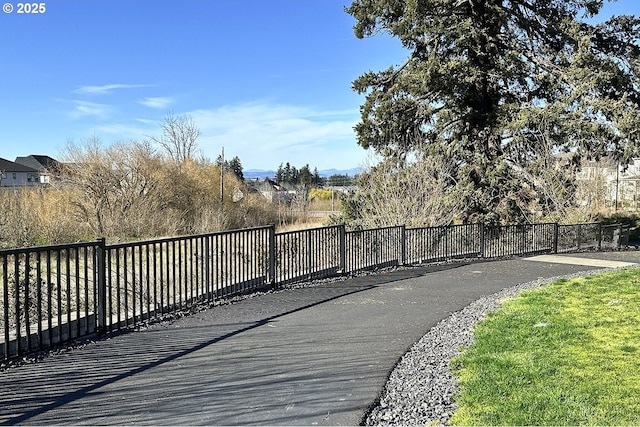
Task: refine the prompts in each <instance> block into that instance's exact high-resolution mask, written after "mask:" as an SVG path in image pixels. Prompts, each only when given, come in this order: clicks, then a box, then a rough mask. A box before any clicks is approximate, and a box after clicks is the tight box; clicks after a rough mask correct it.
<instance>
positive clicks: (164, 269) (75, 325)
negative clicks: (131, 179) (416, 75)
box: [0, 224, 628, 359]
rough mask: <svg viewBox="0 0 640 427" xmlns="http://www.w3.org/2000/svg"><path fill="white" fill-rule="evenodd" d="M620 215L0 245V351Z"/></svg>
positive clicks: (613, 235)
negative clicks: (568, 221)
mask: <svg viewBox="0 0 640 427" xmlns="http://www.w3.org/2000/svg"><path fill="white" fill-rule="evenodd" d="M625 239H628V229H627V228H626V227H624V226H622V225H618V224H617V225H602V224H575V225H558V224H532V225H510V226H501V227H487V226H483V225H481V224H469V225H455V226H449V227H424V228H405V227H404V226H398V227H385V228H378V229H370V230H360V231H346V230H345V227H344V226H332V227H322V228H315V229H309V230H299V231H289V232H284V233H276V232H275V227H274V226H268V227H258V228H251V229H243V230H233V231H226V232H219V233H211V234H202V235H195V236H186V237H174V238H166V239H157V240H148V241H140V242H132V243H118V244H110V245H108V244H106V242H105V240H104V239H99V240H97V241H93V242H82V243H74V244H66V245H53V246H42V247H31V248H20V249H4V250H0V286H1V290H0V310H1V312H0V334H1V337H0V359H11V358H17V357H20V356H22V355H24V354H27V353H32V352H35V351H39V350H43V349H47V348H50V347H53V346H56V345H60V344H63V343H65V342H68V341H72V340H74V339H77V338H81V337H85V336H88V335H91V334H95V333H104V332H111V331H115V330H118V329H122V328H128V327H131V326H135V325H139V324H143V323H145V322H148V321H150V320H152V319H155V318H159V317H161V316H163V315H165V314H168V313H172V312H176V311H181V310H185V309H189V308H190V307H192V306H194V305H195V304H198V303H201V302H211V301H216V300H219V299H223V298H228V297H230V296H234V295H238V294H242V293H247V292H253V291H256V290H260V289H268V288H270V287H275V286H278V285H282V284H286V283H292V282H296V281H303V280H309V279H313V278H323V277H331V276H335V275H338V274H348V273H352V272H356V271H359V270H366V269H373V268H379V267H384V266H394V265H407V264H420V263H428V262H436V261H440V260H447V259H455V258H476V257H477V258H497V257H504V256H511V255H526V254H534V253H560V252H570V251H578V250H583V249H590V248H592V249H602V248H620V246H621V245H625V244H627V243H628V241H627V240H625Z"/></svg>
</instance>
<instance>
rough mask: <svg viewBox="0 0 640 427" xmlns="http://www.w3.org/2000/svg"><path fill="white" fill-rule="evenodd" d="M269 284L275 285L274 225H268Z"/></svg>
mask: <svg viewBox="0 0 640 427" xmlns="http://www.w3.org/2000/svg"><path fill="white" fill-rule="evenodd" d="M269 284H270V285H271V287H275V286H276V225H275V224H271V225H270V226H269Z"/></svg>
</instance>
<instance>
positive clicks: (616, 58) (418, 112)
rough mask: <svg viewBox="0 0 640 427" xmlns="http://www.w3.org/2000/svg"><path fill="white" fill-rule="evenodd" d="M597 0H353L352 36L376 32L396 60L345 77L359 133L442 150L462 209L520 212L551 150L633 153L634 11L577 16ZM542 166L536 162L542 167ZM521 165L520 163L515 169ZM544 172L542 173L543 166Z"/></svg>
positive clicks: (636, 91)
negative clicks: (396, 52) (397, 48)
mask: <svg viewBox="0 0 640 427" xmlns="http://www.w3.org/2000/svg"><path fill="white" fill-rule="evenodd" d="M602 4H603V2H602V0H355V1H353V3H352V4H351V6H349V7H348V8H347V9H346V11H347V12H348V13H349V14H350V15H352V16H353V17H354V18H355V19H356V23H355V26H354V30H355V35H356V36H357V37H359V38H363V37H368V36H372V35H374V34H376V33H379V32H386V33H388V34H390V35H392V36H394V37H397V38H398V39H399V40H400V41H401V43H402V45H403V46H404V47H405V48H406V49H407V50H408V51H409V52H410V54H409V56H408V59H407V60H406V62H405V63H403V64H401V65H399V66H392V67H390V68H388V69H387V70H384V71H380V72H373V71H369V72H367V73H365V74H363V75H362V76H360V77H359V78H358V79H357V80H355V81H354V83H353V88H354V90H356V91H357V92H359V93H361V94H366V99H365V102H364V104H363V105H362V107H361V115H362V117H361V121H360V123H358V124H357V125H356V132H357V135H358V142H359V144H360V145H361V146H363V147H365V148H369V147H372V148H374V149H375V150H376V151H377V152H378V153H380V154H382V155H383V156H385V157H387V158H391V159H395V161H396V162H397V164H398V167H399V168H401V167H402V165H403V164H405V163H406V162H407V161H410V160H411V159H412V158H415V156H414V154H415V153H416V152H419V153H420V154H419V155H420V156H424V155H429V154H430V153H435V154H438V155H441V154H442V155H444V156H445V157H446V158H447V159H449V161H453V162H455V164H456V168H455V171H456V172H455V173H454V174H453V175H454V176H453V175H452V176H450V179H451V186H452V187H455V188H456V189H463V191H462V190H461V194H462V195H463V197H464V198H465V202H466V203H465V206H466V208H465V212H464V215H463V216H464V218H463V219H464V220H481V221H488V222H499V221H514V220H522V219H523V212H524V209H526V207H527V206H531V205H532V204H533V202H534V201H536V200H537V201H538V203H537V205H536V206H538V207H540V206H543V207H546V208H547V209H553V206H545V205H544V203H542V202H540V200H539V199H541V198H542V195H541V194H540V192H539V191H536V186H539V183H538V181H539V180H540V179H542V178H540V177H541V176H543V175H544V177H547V178H549V176H551V175H553V176H552V177H551V178H549V179H554V176H555V175H559V177H558V179H560V180H564V179H566V176H565V175H564V173H565V172H566V171H562V170H557V171H556V172H549V171H550V170H552V163H553V162H552V161H551V155H552V154H555V153H557V152H567V153H572V155H574V158H575V159H576V160H577V159H579V158H581V157H582V156H587V157H596V158H597V157H599V156H602V155H603V154H605V153H614V155H615V156H616V157H618V159H619V160H620V161H621V162H623V163H624V162H626V161H628V160H629V159H630V157H631V156H633V155H636V154H637V143H638V129H640V81H639V79H638V73H639V71H640V67H639V66H640V48H639V47H638V41H639V34H640V32H639V27H640V20H639V19H638V18H636V17H633V16H619V17H613V18H611V19H610V20H608V21H607V22H604V23H601V24H592V23H589V22H588V21H587V20H588V19H589V18H592V17H594V16H595V15H596V14H597V13H598V12H599V10H600V9H601V7H602ZM541 171H544V173H542V172H541ZM524 172H526V173H524ZM545 179H546V178H545Z"/></svg>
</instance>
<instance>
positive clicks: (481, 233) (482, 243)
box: [478, 223, 485, 258]
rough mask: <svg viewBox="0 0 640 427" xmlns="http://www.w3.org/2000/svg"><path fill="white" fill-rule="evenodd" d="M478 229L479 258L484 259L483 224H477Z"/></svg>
mask: <svg viewBox="0 0 640 427" xmlns="http://www.w3.org/2000/svg"><path fill="white" fill-rule="evenodd" d="M478 226H479V228H480V251H479V252H480V258H484V257H485V253H484V244H485V243H484V224H483V223H480V224H478Z"/></svg>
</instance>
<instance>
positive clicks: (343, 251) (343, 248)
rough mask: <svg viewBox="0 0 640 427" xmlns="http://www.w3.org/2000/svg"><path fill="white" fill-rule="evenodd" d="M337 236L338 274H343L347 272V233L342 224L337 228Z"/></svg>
mask: <svg viewBox="0 0 640 427" xmlns="http://www.w3.org/2000/svg"><path fill="white" fill-rule="evenodd" d="M338 236H339V238H340V265H339V267H338V268H339V269H340V273H342V274H344V273H346V271H347V242H346V240H347V232H346V229H345V225H344V224H340V227H339V228H338Z"/></svg>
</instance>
